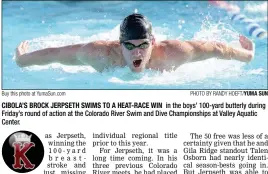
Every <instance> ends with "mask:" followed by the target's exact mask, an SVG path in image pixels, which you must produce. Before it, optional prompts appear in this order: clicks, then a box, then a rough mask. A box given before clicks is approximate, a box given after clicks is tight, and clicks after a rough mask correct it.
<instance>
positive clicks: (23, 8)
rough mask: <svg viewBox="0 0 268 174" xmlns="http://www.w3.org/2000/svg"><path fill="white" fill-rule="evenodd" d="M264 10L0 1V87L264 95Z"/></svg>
mask: <svg viewBox="0 0 268 174" xmlns="http://www.w3.org/2000/svg"><path fill="white" fill-rule="evenodd" d="M265 3H266V4H265ZM266 5H267V2H254V1H247V2H225V1H203V2H192V1H190V2H185V1H184V2H179V1H174V2H173V1H168V2H159V1H155V2H154V1H148V2H140V1H136V2H135V1H129V2H128V1H127V2H126V1H122V2H121V1H117V2H112V1H101V2H90V1H88V2H86V1H80V2H79V1H74V2H72V1H68V2H64V1H39V2H35V1H31V2H30V1H29V2H23V1H22V2H19V1H14V2H12V1H4V2H3V5H2V8H3V17H2V20H3V31H2V35H3V39H2V42H3V56H2V72H3V74H2V88H3V89H267V18H266V20H265V16H267V8H264V6H265V7H266ZM119 9H120V10H119ZM256 9H263V10H261V12H260V10H256ZM257 11H258V12H257ZM14 26H16V27H14ZM265 27H266V28H265Z"/></svg>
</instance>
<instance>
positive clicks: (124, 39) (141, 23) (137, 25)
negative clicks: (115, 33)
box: [119, 13, 154, 72]
mask: <svg viewBox="0 0 268 174" xmlns="http://www.w3.org/2000/svg"><path fill="white" fill-rule="evenodd" d="M119 40H120V43H121V47H122V53H123V56H124V59H125V61H126V63H127V65H128V66H129V67H130V68H131V69H132V70H133V71H136V72H140V71H142V70H144V69H145V67H146V64H147V63H148V62H149V60H150V57H151V53H152V48H153V44H154V37H153V35H152V24H151V23H150V21H149V20H148V19H147V18H146V17H145V16H143V15H141V14H137V13H134V14H131V15H129V16H127V17H126V18H125V19H124V20H123V22H122V24H121V25H120V38H119Z"/></svg>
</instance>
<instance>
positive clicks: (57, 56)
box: [16, 41, 111, 67]
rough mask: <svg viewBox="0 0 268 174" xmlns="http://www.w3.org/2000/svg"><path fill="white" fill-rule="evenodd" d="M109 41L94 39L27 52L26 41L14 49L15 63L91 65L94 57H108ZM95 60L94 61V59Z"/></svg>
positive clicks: (24, 65)
mask: <svg viewBox="0 0 268 174" xmlns="http://www.w3.org/2000/svg"><path fill="white" fill-rule="evenodd" d="M110 45H111V44H110V43H109V42H106V41H95V42H90V43H88V44H75V45H68V46H63V47H54V48H45V49H41V50H37V51H33V52H29V51H28V50H29V44H28V42H27V41H24V42H22V43H21V44H20V45H19V46H18V48H17V49H16V63H17V65H18V66H20V67H26V66H31V65H47V64H50V63H61V64H64V65H85V64H87V65H91V63H92V62H93V61H94V60H93V59H94V58H98V57H101V56H107V57H109V54H108V53H109V51H108V50H110ZM94 62H96V61H94Z"/></svg>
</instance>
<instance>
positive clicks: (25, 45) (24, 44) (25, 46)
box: [16, 41, 29, 58]
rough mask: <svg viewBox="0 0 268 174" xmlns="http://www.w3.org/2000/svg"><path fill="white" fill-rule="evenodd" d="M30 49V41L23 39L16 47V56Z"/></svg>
mask: <svg viewBox="0 0 268 174" xmlns="http://www.w3.org/2000/svg"><path fill="white" fill-rule="evenodd" d="M28 50H29V43H28V41H22V42H21V43H20V44H19V46H18V47H17V48H16V58H17V57H19V56H21V55H23V54H26V53H27V52H28Z"/></svg>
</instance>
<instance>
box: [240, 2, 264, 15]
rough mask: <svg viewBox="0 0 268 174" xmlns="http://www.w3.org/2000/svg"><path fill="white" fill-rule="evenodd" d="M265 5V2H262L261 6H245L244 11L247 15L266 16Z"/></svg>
mask: <svg viewBox="0 0 268 174" xmlns="http://www.w3.org/2000/svg"><path fill="white" fill-rule="evenodd" d="M267 5H268V4H267V2H263V3H262V4H258V5H254V4H247V5H246V6H245V8H244V10H245V11H247V12H249V13H264V14H266V15H267Z"/></svg>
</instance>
